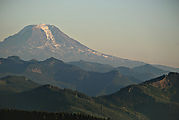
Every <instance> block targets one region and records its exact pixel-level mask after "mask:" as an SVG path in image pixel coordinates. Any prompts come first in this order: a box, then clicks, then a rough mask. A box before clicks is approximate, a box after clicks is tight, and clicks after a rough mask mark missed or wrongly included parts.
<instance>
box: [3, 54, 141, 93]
mask: <svg viewBox="0 0 179 120" xmlns="http://www.w3.org/2000/svg"><path fill="white" fill-rule="evenodd" d="M0 61H1V64H0V76H4V75H9V74H15V75H24V76H26V77H27V78H29V79H31V80H33V81H35V82H36V83H39V84H52V85H56V86H59V87H62V88H71V89H76V90H78V91H80V92H84V93H85V94H87V95H90V96H96V95H102V94H109V93H113V92H115V91H117V90H119V89H120V88H122V87H124V86H127V85H129V84H134V83H138V82H139V81H138V80H137V79H135V78H133V77H128V76H125V75H122V74H120V73H119V72H117V71H111V72H107V73H97V72H88V71H85V70H82V69H80V68H78V67H76V66H73V65H70V64H66V63H64V62H63V61H61V60H58V59H56V58H53V57H51V58H49V59H46V60H44V61H35V60H30V61H23V60H21V59H20V58H18V57H16V56H11V57H8V58H1V59H0ZM17 68H18V70H16V69H17Z"/></svg>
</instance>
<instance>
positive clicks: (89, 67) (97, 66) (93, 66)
mask: <svg viewBox="0 0 179 120" xmlns="http://www.w3.org/2000/svg"><path fill="white" fill-rule="evenodd" d="M69 64H72V65H75V66H78V67H79V68H81V69H83V70H86V71H92V72H100V73H105V72H109V71H111V70H113V69H114V67H112V66H111V65H108V64H101V63H96V62H87V61H82V60H80V61H74V62H69Z"/></svg>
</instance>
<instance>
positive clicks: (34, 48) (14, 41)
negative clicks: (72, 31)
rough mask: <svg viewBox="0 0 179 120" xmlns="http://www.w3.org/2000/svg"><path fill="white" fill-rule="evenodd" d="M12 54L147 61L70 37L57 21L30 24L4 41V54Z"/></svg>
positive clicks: (1, 54) (1, 47)
mask: <svg viewBox="0 0 179 120" xmlns="http://www.w3.org/2000/svg"><path fill="white" fill-rule="evenodd" d="M8 56H20V57H21V58H22V59H25V60H30V59H38V60H44V59H47V58H50V57H55V58H58V59H61V60H63V61H65V62H69V61H79V60H84V61H91V62H99V63H104V64H110V65H113V66H128V67H134V66H138V65H142V64H144V63H143V62H138V61H132V60H127V59H122V58H119V57H114V56H110V55H106V54H103V53H100V52H97V51H95V50H92V49H90V48H88V47H86V46H84V45H82V44H81V43H79V42H78V41H76V40H74V39H72V38H70V37H69V36H67V35H66V34H64V33H63V32H62V31H60V30H59V29H58V28H57V27H55V26H54V25H47V24H40V25H29V26H26V27H24V28H23V29H22V30H21V31H20V32H18V33H17V34H15V35H13V36H10V37H8V38H6V39H5V40H4V41H3V42H1V43H0V57H8Z"/></svg>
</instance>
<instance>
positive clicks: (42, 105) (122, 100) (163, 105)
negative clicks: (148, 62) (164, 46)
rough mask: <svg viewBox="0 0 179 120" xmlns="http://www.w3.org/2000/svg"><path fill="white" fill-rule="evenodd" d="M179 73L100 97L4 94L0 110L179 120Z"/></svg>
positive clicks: (51, 91)
mask: <svg viewBox="0 0 179 120" xmlns="http://www.w3.org/2000/svg"><path fill="white" fill-rule="evenodd" d="M178 92H179V73H169V74H168V75H163V76H160V77H158V78H155V79H152V80H149V81H146V82H144V83H141V84H138V85H130V86H128V87H125V88H123V89H121V90H120V91H118V92H116V93H113V94H110V95H105V96H101V97H89V96H87V95H85V94H83V93H80V92H78V91H73V90H70V89H61V88H58V87H55V86H52V85H43V86H39V87H37V88H33V89H31V90H28V91H23V92H21V93H13V94H10V95H6V94H1V95H0V97H1V99H0V108H3V109H4V108H10V109H11V108H14V109H22V110H38V111H39V110H40V111H51V112H60V111H63V112H80V113H85V114H91V115H95V116H104V117H110V118H111V120H121V119H122V120H160V119H162V120H178V118H179V116H178V114H179V95H178Z"/></svg>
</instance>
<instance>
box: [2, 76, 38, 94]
mask: <svg viewBox="0 0 179 120" xmlns="http://www.w3.org/2000/svg"><path fill="white" fill-rule="evenodd" d="M37 86H39V85H38V84H37V83H34V82H32V81H31V80H29V79H27V78H26V77H24V76H6V77H3V78H0V93H8V92H22V91H26V90H30V89H32V88H35V87H37Z"/></svg>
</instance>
